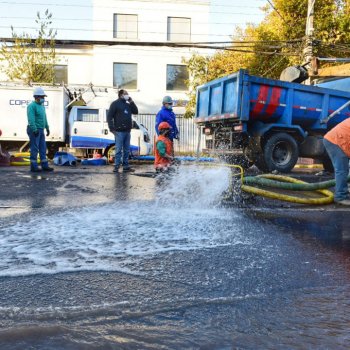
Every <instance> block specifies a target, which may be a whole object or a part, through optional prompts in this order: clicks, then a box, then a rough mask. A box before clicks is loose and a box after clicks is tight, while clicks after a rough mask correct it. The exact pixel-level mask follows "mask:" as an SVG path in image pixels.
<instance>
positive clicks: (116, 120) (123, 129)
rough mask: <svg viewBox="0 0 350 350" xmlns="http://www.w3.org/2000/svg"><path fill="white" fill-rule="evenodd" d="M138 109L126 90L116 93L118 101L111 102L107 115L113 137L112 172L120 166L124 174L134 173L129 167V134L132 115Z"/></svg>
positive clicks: (116, 170) (117, 170)
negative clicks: (113, 163) (113, 164)
mask: <svg viewBox="0 0 350 350" xmlns="http://www.w3.org/2000/svg"><path fill="white" fill-rule="evenodd" d="M138 112H139V111H138V108H137V106H136V104H135V102H134V101H133V100H132V98H131V97H130V96H129V94H128V92H127V91H126V90H123V89H122V90H119V91H118V99H117V100H115V101H113V102H112V104H111V105H110V107H109V110H108V114H107V122H108V128H109V130H110V132H111V133H113V134H114V136H115V166H114V170H113V171H114V172H115V173H117V172H119V168H120V166H121V165H122V166H123V171H124V172H129V171H134V169H132V168H131V167H130V166H129V152H130V137H131V135H130V133H131V129H132V114H138Z"/></svg>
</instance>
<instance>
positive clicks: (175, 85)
mask: <svg viewBox="0 0 350 350" xmlns="http://www.w3.org/2000/svg"><path fill="white" fill-rule="evenodd" d="M186 80H188V70H187V66H183V65H174V64H167V67H166V89H167V90H180V91H184V90H188V88H187V85H186Z"/></svg>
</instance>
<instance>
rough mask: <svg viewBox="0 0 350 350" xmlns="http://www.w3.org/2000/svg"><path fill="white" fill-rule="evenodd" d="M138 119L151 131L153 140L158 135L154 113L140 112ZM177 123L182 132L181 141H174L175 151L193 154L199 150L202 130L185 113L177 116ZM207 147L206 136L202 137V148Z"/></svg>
mask: <svg viewBox="0 0 350 350" xmlns="http://www.w3.org/2000/svg"><path fill="white" fill-rule="evenodd" d="M136 119H137V121H138V122H139V123H141V124H143V125H144V126H145V127H146V128H147V129H148V132H149V135H150V138H151V140H154V137H155V136H156V132H155V124H156V116H155V115H154V114H138V115H137V116H136ZM176 125H177V127H178V129H179V133H180V141H179V142H177V141H176V140H175V141H174V151H175V153H177V154H180V153H181V154H191V153H194V152H196V151H197V143H198V133H199V132H200V131H199V129H198V127H197V125H196V124H195V123H194V121H193V119H192V118H184V117H183V115H177V116H176ZM204 147H205V141H204V137H203V136H202V137H201V146H200V149H202V148H204Z"/></svg>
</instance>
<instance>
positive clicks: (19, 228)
mask: <svg viewBox="0 0 350 350" xmlns="http://www.w3.org/2000/svg"><path fill="white" fill-rule="evenodd" d="M136 172H137V173H139V174H141V175H142V174H143V175H145V174H146V175H149V174H150V173H151V172H152V167H151V166H150V165H137V166H136ZM294 175H295V176H297V177H301V178H303V179H307V180H309V181H316V180H318V178H316V177H315V176H314V175H312V174H308V173H302V174H301V173H298V174H294ZM226 176H227V172H225V171H224V170H215V169H214V170H205V171H202V170H200V171H197V170H196V169H194V168H191V167H185V168H184V170H183V171H182V172H181V173H180V174H179V176H178V178H174V179H173V180H170V181H166V182H164V181H163V182H162V181H159V180H157V179H154V178H152V177H147V176H137V175H132V174H123V173H121V174H118V175H116V174H113V173H112V167H111V166H108V167H96V168H90V167H81V166H79V167H77V168H58V167H56V169H55V172H54V173H49V174H46V173H43V174H39V175H37V174H30V173H29V172H28V169H25V168H15V167H13V168H0V179H1V184H0V191H1V192H0V193H1V196H0V207H1V208H0V255H1V257H2V259H1V261H0V348H1V349H11V350H13V349H24V348H25V349H45V350H47V349H220V350H221V349H286V348H288V349H305V348H308V349H347V348H348V344H349V341H350V337H349V332H348V325H349V322H350V316H349V315H350V312H349V311H350V303H349V298H348V296H349V293H350V273H349V271H350V224H349V210H348V208H343V207H340V206H337V205H333V204H332V205H328V206H321V207H319V206H304V205H294V204H288V203H283V202H278V201H271V200H269V199H262V198H250V197H249V196H243V197H241V196H240V195H239V194H238V193H237V195H236V196H235V197H234V198H233V200H232V201H227V200H225V201H224V202H222V201H221V199H220V194H221V192H222V191H223V189H224V188H225V187H226V186H227V182H226ZM322 180H324V179H322Z"/></svg>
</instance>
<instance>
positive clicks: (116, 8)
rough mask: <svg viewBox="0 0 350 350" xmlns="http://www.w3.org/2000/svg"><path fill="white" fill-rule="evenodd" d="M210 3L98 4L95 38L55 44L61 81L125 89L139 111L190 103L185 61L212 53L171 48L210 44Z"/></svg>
mask: <svg viewBox="0 0 350 350" xmlns="http://www.w3.org/2000/svg"><path fill="white" fill-rule="evenodd" d="M209 5H210V1H209V0H186V1H185V0H93V19H92V20H93V40H82V41H77V40H71V41H63V40H57V41H56V44H57V48H56V53H57V58H58V64H57V66H56V71H57V79H56V80H57V82H61V81H65V82H66V83H68V85H76V84H89V83H92V84H93V85H95V86H106V87H112V86H114V87H115V88H116V89H120V88H125V89H127V90H128V91H129V94H130V95H131V96H132V97H133V99H134V100H135V102H136V103H137V105H138V107H139V112H140V113H156V112H157V111H158V110H159V108H160V106H161V101H162V98H163V96H165V95H170V96H172V97H173V99H174V100H175V101H179V103H178V104H179V105H180V104H181V101H186V100H187V99H188V96H187V92H188V91H187V87H186V84H185V80H187V79H188V71H187V67H186V65H185V64H184V61H183V59H188V58H190V57H191V55H192V54H193V53H194V52H199V53H201V54H203V53H207V51H205V50H203V49H202V50H200V49H193V48H191V47H180V48H179V47H177V48H174V47H171V45H172V44H176V43H182V44H184V43H194V42H206V41H208V31H209ZM163 44H164V45H163ZM167 45H169V46H167ZM4 78H5V77H4V76H2V77H0V80H6V78H5V79H4ZM175 111H176V112H177V113H182V112H183V111H184V108H183V107H176V110H175Z"/></svg>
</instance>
